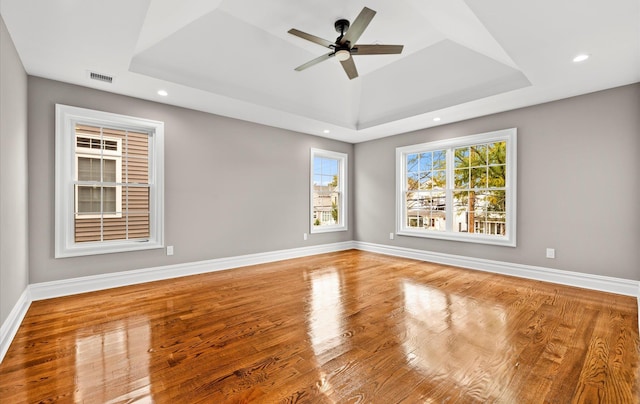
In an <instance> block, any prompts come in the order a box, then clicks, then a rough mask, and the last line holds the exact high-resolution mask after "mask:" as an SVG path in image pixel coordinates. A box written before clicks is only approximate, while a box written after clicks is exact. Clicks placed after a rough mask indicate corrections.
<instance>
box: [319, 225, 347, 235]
mask: <svg viewBox="0 0 640 404" xmlns="http://www.w3.org/2000/svg"><path fill="white" fill-rule="evenodd" d="M347 230H348V229H347V226H323V227H311V231H310V233H311V234H317V233H331V232H336V231H347Z"/></svg>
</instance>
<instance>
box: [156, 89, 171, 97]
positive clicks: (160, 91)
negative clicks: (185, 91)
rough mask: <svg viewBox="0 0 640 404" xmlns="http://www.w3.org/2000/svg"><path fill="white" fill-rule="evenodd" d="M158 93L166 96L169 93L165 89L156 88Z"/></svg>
mask: <svg viewBox="0 0 640 404" xmlns="http://www.w3.org/2000/svg"><path fill="white" fill-rule="evenodd" d="M158 95H161V96H163V97H166V96H167V95H169V93H168V92H167V90H158Z"/></svg>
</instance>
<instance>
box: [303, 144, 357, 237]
mask: <svg viewBox="0 0 640 404" xmlns="http://www.w3.org/2000/svg"><path fill="white" fill-rule="evenodd" d="M316 157H324V158H329V159H334V160H338V173H339V174H338V175H339V181H338V193H339V194H340V198H339V199H340V201H339V202H340V203H339V204H338V212H339V214H338V223H336V224H334V225H324V226H316V225H315V224H314V222H315V219H314V217H313V211H314V206H313V194H314V192H313V191H314V189H313V176H314V175H313V174H314V159H315V158H316ZM347 163H348V155H347V154H346V153H340V152H335V151H329V150H323V149H316V148H312V149H311V152H310V164H309V165H310V170H309V172H310V177H309V233H311V234H316V233H329V232H335V231H346V230H348V226H347V223H348V220H347V218H348V212H347V206H349V205H348V204H347V189H348V188H347Z"/></svg>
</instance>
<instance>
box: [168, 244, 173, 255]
mask: <svg viewBox="0 0 640 404" xmlns="http://www.w3.org/2000/svg"><path fill="white" fill-rule="evenodd" d="M167 255H173V246H172V245H168V246H167Z"/></svg>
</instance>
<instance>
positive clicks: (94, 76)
mask: <svg viewBox="0 0 640 404" xmlns="http://www.w3.org/2000/svg"><path fill="white" fill-rule="evenodd" d="M89 78H91V79H93V80H98V81H102V82H105V83H113V77H112V76H108V75H106V74H101V73H96V72H89Z"/></svg>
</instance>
